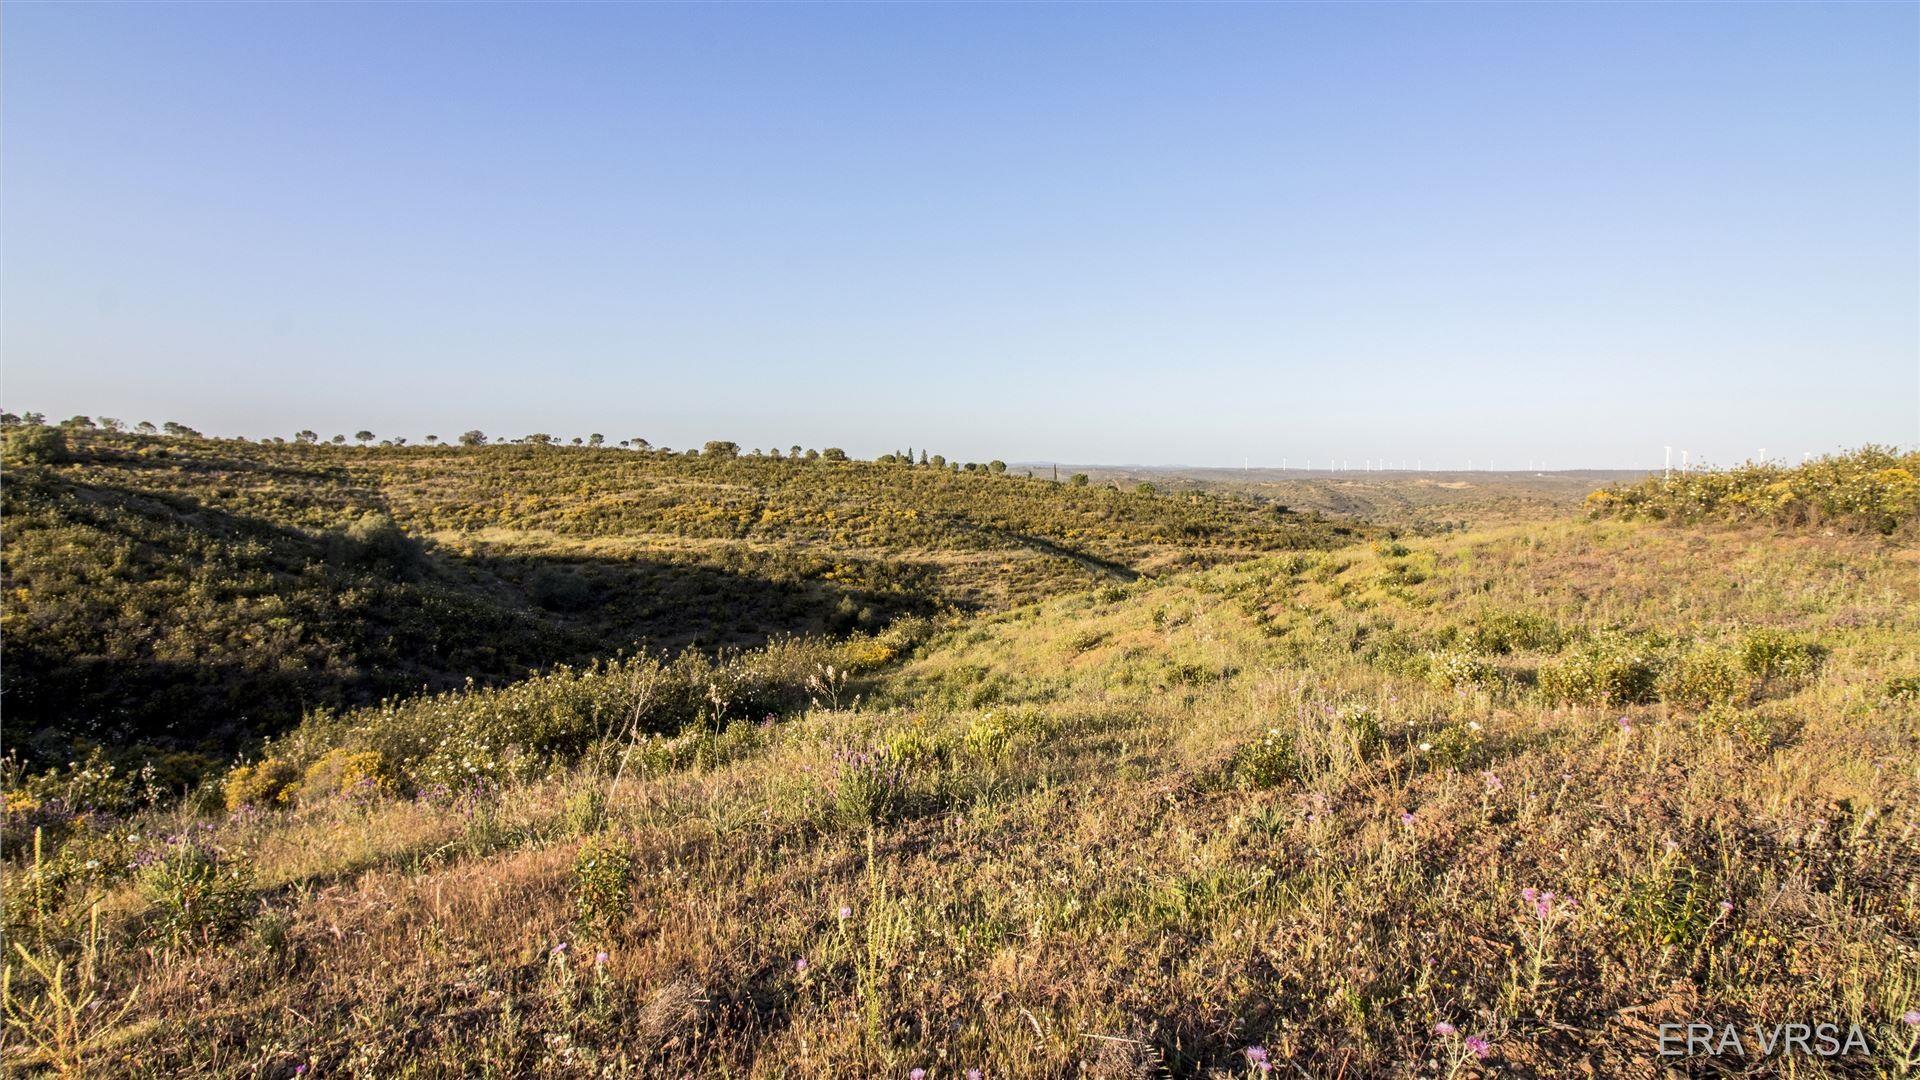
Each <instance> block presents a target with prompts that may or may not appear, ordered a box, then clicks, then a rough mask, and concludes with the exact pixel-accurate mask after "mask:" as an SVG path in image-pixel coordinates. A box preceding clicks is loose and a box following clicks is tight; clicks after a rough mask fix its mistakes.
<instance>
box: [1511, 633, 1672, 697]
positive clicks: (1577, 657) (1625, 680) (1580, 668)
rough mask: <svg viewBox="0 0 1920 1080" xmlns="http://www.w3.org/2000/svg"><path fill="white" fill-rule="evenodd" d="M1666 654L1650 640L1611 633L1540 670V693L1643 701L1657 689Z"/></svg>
mask: <svg viewBox="0 0 1920 1080" xmlns="http://www.w3.org/2000/svg"><path fill="white" fill-rule="evenodd" d="M1667 663H1668V658H1667V656H1666V655H1665V653H1664V652H1663V650H1662V649H1660V648H1659V647H1657V646H1656V645H1655V644H1653V643H1651V642H1649V641H1647V640H1645V639H1643V638H1638V637H1634V636H1630V635H1623V634H1612V635H1608V636H1605V637H1603V638H1601V639H1599V640H1596V641H1593V642H1590V643H1588V644H1587V645H1585V646H1584V647H1582V648H1580V649H1578V650H1576V651H1575V652H1573V653H1572V654H1570V655H1568V656H1565V657H1563V658H1562V659H1560V660H1558V661H1556V662H1554V663H1550V664H1547V665H1545V666H1544V667H1542V668H1541V669H1540V679H1539V692H1540V696H1541V697H1542V698H1543V699H1544V700H1546V701H1547V702H1548V703H1550V704H1556V705H1644V704H1646V703H1648V702H1651V701H1653V700H1654V698H1655V697H1656V695H1657V694H1658V692H1659V685H1660V678H1661V675H1662V674H1663V673H1664V672H1665V670H1666V667H1667Z"/></svg>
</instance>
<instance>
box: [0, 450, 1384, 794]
mask: <svg viewBox="0 0 1920 1080" xmlns="http://www.w3.org/2000/svg"><path fill="white" fill-rule="evenodd" d="M82 419H84V418H82ZM149 426H151V425H149ZM174 427H176V428H178V429H179V430H182V431H187V430H190V429H185V428H183V427H180V426H179V425H174ZM472 435H473V436H474V438H475V439H476V440H477V439H478V433H472ZM7 438H8V442H7V446H8V462H9V468H8V470H7V483H6V485H5V493H4V498H5V504H4V516H3V518H0V528H3V529H4V537H3V538H0V540H3V542H4V553H5V554H4V570H5V583H4V589H5V598H6V604H5V614H4V623H0V631H3V632H4V633H5V635H6V640H7V661H8V663H7V680H6V681H7V685H6V709H7V718H8V727H9V735H8V744H9V747H10V748H12V749H15V750H17V751H19V752H20V753H22V754H23V755H24V756H25V757H26V759H27V760H28V762H29V763H30V764H32V765H35V766H43V765H46V764H58V763H64V762H66V761H69V760H73V759H75V758H78V757H84V756H85V754H86V753H87V750H88V748H89V746H90V745H97V744H105V745H108V746H115V745H120V746H125V745H127V744H139V748H140V749H139V756H140V757H141V758H142V759H143V760H146V761H148V762H150V763H152V764H153V765H154V766H155V768H156V771H157V773H158V781H157V782H159V783H161V784H163V785H172V786H178V785H180V784H183V783H186V782H189V781H190V780H191V779H192V778H194V777H195V776H197V775H199V774H200V773H202V772H204V771H205V770H206V769H207V768H208V767H210V766H211V765H214V764H216V763H218V762H221V761H224V760H225V759H226V758H227V757H229V756H230V755H231V754H232V753H233V752H234V751H235V750H236V749H240V748H243V747H245V746H247V745H248V744H249V742H250V741H251V740H253V739H254V738H256V737H257V736H259V735H264V734H270V733H273V732H276V731H279V730H282V729H284V728H285V727H286V726H288V725H289V724H291V723H292V722H293V721H295V720H297V719H298V718H299V717H300V715H301V714H302V713H303V712H304V711H307V710H311V709H315V708H323V707H325V708H344V707H350V706H355V705H367V704H372V703H373V702H375V701H377V700H379V699H380V698H382V697H386V696H391V695H396V694H406V693H414V692H418V691H420V690H421V689H422V688H423V687H424V688H426V689H428V690H433V691H439V690H447V689H452V688H456V687H459V686H463V685H465V684H466V683H467V682H468V681H469V680H474V681H478V682H479V683H481V684H486V685H497V684H501V683H504V682H507V681H510V680H512V679H516V678H519V677H522V676H525V675H526V674H528V673H529V672H531V671H535V670H541V669H544V668H546V667H549V666H551V665H554V664H562V663H566V664H575V665H580V664H586V663H590V662H593V661H596V660H603V659H607V658H611V657H614V656H616V655H618V654H621V653H623V652H624V653H632V652H634V651H636V650H642V649H646V650H655V651H658V650H671V651H676V652H677V651H679V650H680V649H683V648H687V647H693V648H697V649H700V650H703V651H705V652H707V653H709V654H714V653H717V652H718V651H719V650H723V649H727V648H751V647H754V646H758V645H761V644H764V643H766V642H767V641H769V640H772V639H774V638H777V637H779V636H782V635H789V634H812V635H823V634H826V635H844V634H847V633H852V632H856V631H864V632H869V633H871V632H875V631H879V630H882V629H884V628H885V627H886V626H888V625H889V624H891V623H892V622H893V621H894V620H896V619H899V618H902V617H910V616H917V617H925V616H931V615H935V614H938V613H940V612H943V611H956V612H968V611H982V610H998V609H1003V608H1006V607H1008V606H1010V605H1013V604H1018V603H1024V602H1027V601H1031V600H1034V599H1037V598H1040V597H1044V596H1048V595H1053V594H1057V593H1060V592H1062V591H1067V590H1072V589H1079V588H1084V587H1087V586H1088V585H1089V584H1090V583H1094V582H1100V581H1114V580H1130V579H1132V578H1135V577H1138V576H1140V575H1142V574H1159V573H1166V572H1169V571H1171V570H1174V569H1177V568H1179V567H1181V566H1186V565H1205V564H1208V563H1212V562H1216V561H1221V560H1232V559H1239V558H1245V557H1249V556H1251V555H1253V554H1256V553H1259V552H1262V551H1271V550H1278V549H1290V548H1311V547H1324V546H1327V545H1329V544H1333V543H1339V542H1343V541H1344V539H1345V538H1346V537H1345V534H1350V533H1351V532H1352V529H1350V528H1349V527H1347V526H1343V525H1336V524H1333V523H1329V522H1325V521H1321V520H1318V519H1317V518H1315V517H1313V516H1310V515H1297V514H1283V513H1277V512H1275V511H1274V510H1273V509H1271V508H1270V507H1263V506H1260V505H1257V504H1255V503H1252V502H1249V501H1246V500H1239V499H1231V498H1219V497H1211V496H1204V495H1183V496H1177V497H1176V496H1151V495H1144V494H1139V493H1131V492H1120V491H1115V490H1113V489H1111V488H1097V489H1096V488H1070V487H1068V486H1066V485H1064V484H1052V483H1047V482H1044V481H1038V480H1030V479H1027V478H1024V477H1020V476H1012V475H1007V474H1005V473H1004V472H995V471H992V470H990V469H987V468H984V467H981V468H976V469H974V470H972V471H967V470H957V471H956V470H954V469H945V468H934V467H932V465H931V464H929V465H927V466H920V465H912V466H908V465H900V464H883V463H874V462H856V461H848V460H844V457H845V455H843V454H838V453H837V452H835V451H831V450H830V451H829V453H828V454H827V455H816V456H814V457H812V458H808V457H807V456H805V455H804V454H790V455H788V456H784V457H781V458H773V457H769V456H764V455H763V456H758V457H756V456H751V455H740V454H738V453H737V452H735V451H734V450H733V449H730V447H731V444H724V443H715V444H711V445H710V446H709V448H708V449H707V450H706V451H704V452H702V453H700V454H697V455H692V456H689V455H686V454H673V453H667V452H665V451H651V450H649V451H638V452H636V451H630V450H617V449H593V448H585V447H582V448H563V447H561V446H557V445H552V444H551V442H548V443H528V444H521V445H500V446H441V447H427V446H421V447H357V446H331V445H309V444H306V443H300V442H296V443H288V444H270V445H262V444H258V443H249V442H245V441H242V440H209V439H202V438H196V437H193V436H191V435H182V436H175V437H165V436H142V435H134V434H126V433H124V432H111V431H106V430H103V429H101V428H99V427H97V426H96V427H84V426H80V425H78V424H69V425H67V426H66V427H50V426H46V425H32V424H23V423H16V424H15V426H14V427H13V428H11V429H10V431H9V433H8V437H7ZM836 456H837V457H838V458H840V459H841V460H834V458H835V457H836Z"/></svg>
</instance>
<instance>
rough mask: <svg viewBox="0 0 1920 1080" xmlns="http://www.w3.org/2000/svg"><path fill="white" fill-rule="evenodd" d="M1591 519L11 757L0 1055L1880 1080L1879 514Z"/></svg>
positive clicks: (734, 1068)
mask: <svg viewBox="0 0 1920 1080" xmlns="http://www.w3.org/2000/svg"><path fill="white" fill-rule="evenodd" d="M342 457H343V458H352V457H353V455H352V454H351V453H349V452H342ZM609 467H613V466H609ZM1890 467H1891V468H1897V467H1898V466H1890ZM1878 472H1884V470H1877V471H1876V472H1874V473H1872V475H1878ZM1897 480H1898V477H1891V478H1888V477H1882V479H1881V480H1880V481H1876V482H1878V483H1881V484H1882V487H1883V488H1884V489H1885V490H1892V488H1891V487H1888V486H1887V485H1893V486H1895V487H1897V484H1893V482H1894V481H1897ZM1022 483H1024V481H1022ZM392 490H404V488H403V487H402V486H400V485H396V486H395V488H393V489H392ZM1047 490H1048V491H1052V490H1055V489H1052V488H1051V486H1049V487H1048V488H1047ZM1675 490H1676V491H1677V490H1678V489H1675ZM1089 497H1093V496H1089ZM1100 497H1102V498H1104V497H1105V496H1100ZM1903 497H1904V496H1900V495H1899V494H1898V492H1895V493H1894V496H1893V498H1894V499H1895V501H1894V502H1893V503H1889V504H1887V505H1894V506H1896V507H1899V506H1904V505H1905V504H1904V503H1900V502H1898V499H1899V498H1903ZM413 498H418V499H420V500H422V502H421V503H410V502H409V501H408V497H396V498H395V499H394V500H393V505H394V511H393V513H394V514H395V517H396V519H404V520H410V521H418V520H421V518H422V516H423V515H427V514H429V510H428V509H426V507H425V505H424V503H425V500H426V495H425V494H424V488H423V489H422V493H421V494H419V495H417V496H413ZM1603 501H1604V500H1603ZM450 512H451V511H450ZM1597 512H1598V513H1600V514H1601V515H1602V516H1599V517H1593V518H1584V517H1576V516H1571V515H1569V516H1563V517H1559V518H1548V519H1542V520H1536V521H1533V522H1528V523H1522V524H1512V525H1499V526H1493V527H1486V528H1480V529H1476V530H1473V531H1468V532H1455V533H1450V534H1447V535H1441V536H1434V537H1425V538H1409V537H1402V538H1400V539H1397V540H1396V539H1389V538H1385V537H1384V536H1378V535H1376V536H1373V537H1369V538H1367V539H1366V540H1364V541H1361V542H1356V543H1352V544H1349V545H1347V546H1343V547H1335V548H1326V549H1314V550H1291V551H1276V552H1272V553H1269V554H1265V555H1260V556H1258V557H1254V558H1248V559H1243V560H1239V561H1236V562H1234V563H1233V564H1231V565H1221V566H1214V567H1202V568H1197V569H1192V570H1189V571H1186V572H1182V573H1169V574H1164V575H1161V576H1158V577H1152V578H1149V577H1140V578H1137V579H1133V580H1122V579H1119V578H1112V577H1110V578H1108V579H1106V580H1103V581H1100V582H1098V583H1095V584H1092V585H1091V586H1090V587H1083V588H1080V589H1077V590H1074V591H1070V592H1065V593H1061V594H1056V595H1051V596H1045V597H1041V598H1039V599H1037V600H1033V601H1031V602H1028V603H1016V604H1013V605H1011V606H1008V607H1005V608H1003V609H1000V610H985V611H979V612H975V613H971V614H965V615H950V616H947V617H944V618H939V619H934V620H921V619H900V620H896V621H895V622H894V623H893V624H892V625H890V626H889V627H886V628H883V629H879V630H878V631H877V632H875V633H872V634H856V635H854V636H852V637H844V638H812V639H805V640H795V641H783V642H776V643H774V644H773V645H771V646H769V647H767V648H765V649H761V650H751V651H745V652H740V653H735V654H729V655H727V656H723V657H719V658H701V657H688V658H682V659H680V660H677V661H654V660H630V661H624V662H612V663H603V664H596V665H590V666H588V667H585V668H580V669H575V670H568V671H562V672H556V673H553V674H550V675H547V676H543V677H541V678H537V679H533V680H529V681H527V682H523V683H520V684H516V685H512V686H507V687H503V688H501V689H494V690H489V689H484V688H480V689H475V690H472V691H453V692H449V693H445V694H441V695H438V696H433V697H424V698H410V699H406V700H400V701H394V702H390V703H388V704H386V705H384V706H382V707H378V708H369V709H361V710H354V711H346V712H328V713H322V714H317V715H313V716H310V717H309V718H308V720H307V722H306V723H304V724H302V725H301V726H300V727H299V728H298V729H296V730H294V731H293V732H291V733H290V734H289V735H288V736H287V737H285V738H283V739H280V740H276V741H275V742H274V743H272V744H270V745H269V746H268V747H267V748H266V749H265V751H264V752H263V753H262V754H261V755H260V756H259V757H258V759H257V760H254V761H252V762H250V763H249V764H248V765H247V767H246V768H244V769H242V770H237V771H236V772H235V773H234V774H232V775H231V776H229V777H228V778H227V780H226V782H225V783H224V785H209V786H207V787H205V788H203V789H201V791H200V792H199V793H198V794H197V795H196V796H195V797H193V798H191V799H189V800H187V801H185V802H183V803H173V804H164V805H159V806H154V807H150V808H146V809H141V808H139V803H140V801H141V795H140V792H139V790H138V789H139V781H138V779H137V778H136V777H130V776H128V775H126V774H124V773H111V772H109V770H108V769H107V768H106V767H105V766H101V767H97V768H93V769H85V768H82V769H76V770H72V771H68V772H65V773H62V774H60V775H59V776H56V777H43V778H41V779H40V780H38V781H35V782H25V781H24V780H22V779H21V778H19V777H14V778H13V779H12V783H11V785H10V790H9V794H8V818H7V821H8V828H9V836H8V840H7V843H8V849H9V852H10V859H9V870H10V873H9V883H8V888H7V890H6V898H7V905H8V906H7V929H8V935H7V936H8V939H9V943H10V945H11V946H13V947H14V948H15V950H16V951H15V955H14V956H13V958H12V959H13V963H12V965H11V967H10V969H9V980H10V981H9V987H8V1003H7V1009H8V1016H9V1024H8V1028H7V1033H6V1036H5V1038H6V1044H5V1047H4V1050H3V1051H0V1052H4V1054H5V1055H6V1058H5V1060H6V1061H7V1062H8V1064H9V1065H10V1066H12V1067H14V1068H17V1069H19V1070H20V1071H22V1072H32V1071H33V1070H35V1069H48V1070H50V1069H54V1068H58V1067H62V1066H64V1067H66V1068H67V1069H68V1070H69V1071H79V1072H84V1073H85V1074H87V1075H156V1074H157V1075H210V1076H262V1077H286V1076H292V1075H296V1074H298V1073H299V1072H300V1071H301V1070H302V1069H304V1074H305V1075H347V1076H369V1077H374V1076H378V1077H386V1076H403V1075H417V1076H451V1075H463V1076H488V1075H492V1076H509V1075H554V1076H583V1077H584V1076H623V1075H726V1076H768V1077H771V1076H808V1077H811V1076H901V1077H907V1076H912V1075H914V1070H924V1075H925V1076H927V1077H933V1078H940V1080H944V1078H948V1077H952V1078H960V1077H966V1076H969V1075H972V1072H971V1071H972V1070H979V1073H980V1075H983V1076H987V1077H996V1076H999V1077H1008V1076H1044V1077H1055V1076H1057V1077H1067V1076H1104V1077H1147V1076H1159V1075H1176V1076H1262V1075H1267V1074H1268V1073H1269V1071H1271V1072H1276V1073H1282V1074H1291V1075H1313V1076H1490V1075H1495V1074H1501V1073H1506V1074H1514V1075H1543V1076H1575V1075H1579V1076H1655V1075H1662V1074H1663V1071H1665V1070H1667V1069H1672V1070H1674V1071H1675V1073H1676V1074H1685V1073H1697V1072H1706V1071H1710V1070H1712V1069H1715V1068H1718V1067H1719V1066H1725V1065H1729V1064H1731V1065H1732V1066H1733V1067H1734V1068H1735V1069H1736V1070H1746V1071H1752V1072H1757V1073H1769V1074H1771V1073H1779V1074H1793V1075H1821V1074H1834V1075H1885V1076H1896V1075H1909V1074H1912V1073H1913V1072H1915V1071H1916V1070H1920V1057H1917V1056H1916V1036H1920V1013H1915V1010H1920V953H1916V944H1915V943H1916V941H1920V552H1917V551H1916V548H1915V546H1914V545H1913V543H1912V531H1911V527H1912V521H1911V518H1910V517H1909V518H1908V519H1906V521H1905V523H1904V525H1903V526H1902V529H1903V530H1904V531H1898V530H1897V531H1896V533H1895V534H1894V535H1893V536H1891V537H1885V536H1882V535H1880V534H1879V532H1878V531H1876V530H1875V529H1872V528H1866V529H1849V528H1836V527H1822V528H1799V527H1795V528H1782V527H1780V526H1778V525H1775V524H1771V523H1769V524H1758V523H1752V522H1748V523H1735V524H1727V523H1724V522H1723V521H1722V520H1720V519H1716V518H1713V517H1712V516H1711V515H1705V516H1704V518H1703V519H1701V520H1690V521H1688V522H1686V523H1684V524H1676V523H1674V520H1673V519H1672V518H1666V519H1663V520H1657V521H1656V520H1646V517H1648V516H1649V515H1635V516H1632V517H1624V518H1623V517H1620V516H1610V515H1613V514H1614V510H1613V509H1612V508H1609V507H1599V508H1597ZM489 520H491V519H489ZM1827 524H1828V525H1832V524H1833V522H1831V521H1830V522H1828V523H1827ZM461 528H463V529H464V530H466V531H467V532H468V533H471V532H472V531H474V529H475V528H476V525H475V524H473V523H467V524H463V525H462V526H461ZM1119 554H1120V551H1119V550H1117V549H1112V548H1108V549H1102V552H1101V554H1100V557H1101V558H1106V559H1116V558H1117V557H1118V556H1119ZM36 826H37V827H38V828H39V830H40V831H39V833H38V835H37V838H36V835H35V833H34V829H35V827H36ZM36 842H37V844H38V847H39V854H38V855H37V856H36V855H35V853H34V848H35V845H36ZM1688 1022H1707V1023H1713V1024H1715V1025H1725V1024H1738V1025H1741V1027H1742V1029H1743V1030H1744V1031H1746V1032H1747V1033H1748V1039H1749V1042H1748V1051H1749V1053H1750V1054H1756V1055H1757V1054H1758V1052H1759V1051H1758V1047H1757V1045H1756V1044H1754V1043H1753V1041H1752V1030H1753V1027H1754V1025H1760V1026H1762V1027H1770V1026H1771V1025H1773V1024H1777V1023H1809V1024H1817V1023H1832V1024H1836V1025H1839V1029H1840V1031H1841V1032H1842V1037H1844V1033H1845V1032H1846V1031H1847V1029H1848V1028H1849V1027H1850V1026H1852V1025H1858V1026H1859V1027H1860V1029H1861V1032H1862V1036H1863V1037H1864V1038H1866V1039H1867V1040H1868V1041H1869V1044H1870V1046H1871V1048H1872V1052H1871V1055H1870V1056H1860V1055H1857V1054H1856V1055H1854V1056H1852V1057H1847V1058H1840V1059H1834V1060H1832V1061H1828V1060H1825V1059H1820V1058H1817V1057H1793V1058H1790V1059H1784V1058H1778V1057H1776V1058H1773V1059H1767V1060H1761V1059H1759V1058H1758V1057H1752V1058H1749V1059H1747V1060H1745V1061H1741V1060H1739V1059H1734V1060H1733V1061H1732V1062H1728V1061H1727V1060H1725V1059H1722V1060H1721V1061H1720V1063H1719V1066H1716V1065H1714V1064H1712V1063H1709V1062H1706V1061H1704V1060H1692V1061H1684V1060H1676V1059H1668V1060H1663V1059H1661V1058H1660V1057H1659V1056H1658V1049H1659V1042H1658V1040H1659V1031H1660V1025H1662V1024H1672V1023H1681V1024H1684V1023H1688Z"/></svg>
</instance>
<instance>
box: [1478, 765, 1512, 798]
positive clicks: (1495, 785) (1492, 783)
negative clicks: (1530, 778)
mask: <svg viewBox="0 0 1920 1080" xmlns="http://www.w3.org/2000/svg"><path fill="white" fill-rule="evenodd" d="M1480 778H1481V779H1483V780H1485V781H1486V782H1487V790H1488V791H1489V792H1494V791H1499V790H1500V789H1501V788H1503V787H1506V786H1507V784H1506V781H1504V780H1502V779H1500V774H1499V773H1497V772H1494V771H1493V770H1492V769H1488V770H1487V771H1486V772H1483V773H1481V774H1480Z"/></svg>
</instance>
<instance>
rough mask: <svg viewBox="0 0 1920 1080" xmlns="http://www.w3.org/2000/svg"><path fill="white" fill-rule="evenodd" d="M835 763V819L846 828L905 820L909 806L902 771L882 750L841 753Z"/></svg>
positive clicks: (910, 802) (906, 784) (904, 773)
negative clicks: (901, 818) (836, 767)
mask: <svg viewBox="0 0 1920 1080" xmlns="http://www.w3.org/2000/svg"><path fill="white" fill-rule="evenodd" d="M835 761H836V762H837V763H838V765H839V772H838V774H837V775H836V776H835V778H834V787H833V812H834V816H835V817H837V818H839V819H840V820H841V821H842V822H844V823H846V824H848V825H884V824H886V823H887V822H889V821H893V820H895V819H897V818H900V817H903V816H905V814H906V813H907V811H908V809H909V808H910V807H911V805H912V802H913V799H912V792H911V790H910V788H909V786H908V782H907V774H906V770H905V769H904V768H902V767H901V765H900V763H899V762H897V761H895V760H893V759H892V758H891V757H889V756H888V754H887V752H886V751H885V750H879V751H864V750H848V751H842V752H841V753H839V754H837V755H835Z"/></svg>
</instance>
